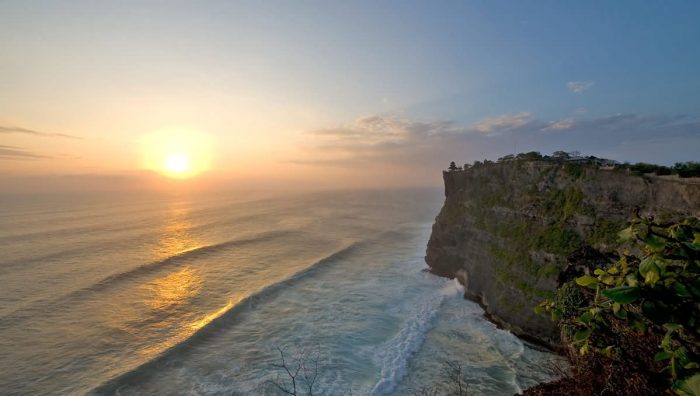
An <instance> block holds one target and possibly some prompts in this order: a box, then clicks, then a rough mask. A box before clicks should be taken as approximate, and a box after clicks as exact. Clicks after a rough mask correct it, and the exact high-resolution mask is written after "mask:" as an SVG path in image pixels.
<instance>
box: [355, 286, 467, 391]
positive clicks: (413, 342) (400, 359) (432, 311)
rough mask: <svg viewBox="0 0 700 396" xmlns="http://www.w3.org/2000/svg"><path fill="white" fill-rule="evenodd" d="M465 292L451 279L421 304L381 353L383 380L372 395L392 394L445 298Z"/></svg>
mask: <svg viewBox="0 0 700 396" xmlns="http://www.w3.org/2000/svg"><path fill="white" fill-rule="evenodd" d="M463 293H464V287H463V286H462V285H461V284H460V283H459V282H458V281H457V279H452V280H449V281H446V282H445V285H444V286H443V287H442V288H440V289H438V290H437V291H436V292H435V293H434V294H433V295H432V296H430V297H429V298H428V299H427V300H425V301H424V302H423V303H421V304H420V305H419V306H418V308H417V309H416V310H415V312H414V313H413V315H412V316H411V317H410V318H408V319H407V320H406V322H405V323H404V325H403V327H402V328H401V330H400V331H399V332H398V333H397V334H396V335H395V336H394V337H393V338H392V339H390V340H389V341H388V342H387V343H386V344H385V345H384V346H383V347H382V349H381V350H380V353H379V357H380V360H381V378H380V380H379V381H378V382H377V383H376V384H375V386H374V388H372V390H371V391H370V392H369V395H371V396H380V395H388V394H390V393H391V392H392V391H393V390H394V388H396V386H397V385H398V383H399V381H401V379H402V378H403V377H404V376H406V374H407V368H408V360H409V359H410V357H411V355H413V354H414V353H415V352H416V351H417V350H418V349H419V348H420V347H421V344H422V343H423V341H424V340H425V336H426V334H427V332H428V331H429V330H430V329H431V327H432V325H433V319H434V318H435V316H436V315H437V313H438V311H439V309H440V306H441V305H442V303H443V301H444V300H445V299H446V298H451V297H456V296H458V295H461V294H463Z"/></svg>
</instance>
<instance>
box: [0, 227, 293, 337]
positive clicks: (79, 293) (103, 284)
mask: <svg viewBox="0 0 700 396" xmlns="http://www.w3.org/2000/svg"><path fill="white" fill-rule="evenodd" d="M295 232H296V231H289V230H277V231H270V232H265V233H261V234H258V235H255V236H253V237H250V238H245V239H233V240H229V241H225V242H221V243H216V244H212V245H205V246H200V247H197V248H194V249H190V250H186V251H184V252H181V253H178V254H175V255H172V256H169V257H167V258H165V259H162V260H158V261H153V262H150V263H146V264H142V265H140V266H137V267H135V268H132V269H129V270H127V271H125V272H120V273H117V274H114V275H110V276H107V277H106V278H103V279H102V280H99V281H98V282H96V283H93V284H92V285H90V286H87V287H84V288H81V289H78V290H74V291H72V292H70V293H68V294H64V295H63V296H60V297H59V298H58V299H51V300H48V301H47V300H34V301H32V302H31V306H29V307H27V306H26V305H25V306H23V307H19V308H17V309H16V310H14V311H12V312H10V313H8V314H6V315H4V316H2V317H0V327H4V326H6V325H7V324H12V325H16V324H17V323H18V321H20V320H22V319H26V318H31V315H25V311H28V310H31V308H32V307H34V306H41V308H42V309H45V308H46V306H47V305H49V306H51V305H53V306H55V305H59V304H64V303H66V302H69V301H71V300H74V299H77V298H83V297H84V296H85V294H90V293H95V292H99V291H102V290H104V289H105V288H108V287H111V286H113V285H115V284H118V283H120V282H122V281H125V280H128V279H132V278H135V277H137V276H142V275H146V274H149V273H152V272H154V271H158V270H161V269H163V268H164V267H168V266H170V265H176V264H178V263H180V262H181V261H183V260H189V259H193V258H197V257H201V256H206V255H208V254H212V253H216V252H218V251H221V250H224V249H227V248H230V247H233V246H241V245H245V244H250V243H256V242H263V241H267V240H271V239H276V238H280V237H283V236H287V235H290V234H294V233H295Z"/></svg>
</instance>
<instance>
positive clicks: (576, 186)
mask: <svg viewBox="0 0 700 396" xmlns="http://www.w3.org/2000/svg"><path fill="white" fill-rule="evenodd" d="M443 178H444V181H445V203H444V205H443V207H442V210H441V211H440V214H439V215H438V216H437V218H436V221H435V224H434V225H433V230H432V235H431V237H430V241H429V242H428V248H427V255H426V262H427V263H428V265H429V266H430V267H431V270H432V271H433V272H434V273H436V274H439V275H443V276H448V277H458V278H460V280H461V281H462V282H463V283H464V284H465V286H466V290H467V295H468V296H470V297H473V298H476V299H478V300H480V301H481V302H482V303H483V304H484V306H485V308H486V310H487V313H488V314H489V315H490V316H491V317H492V318H493V319H494V320H495V321H496V322H499V323H500V324H502V325H503V326H504V327H506V328H508V329H510V330H511V331H513V332H514V333H515V334H518V335H520V336H529V337H533V338H535V339H537V340H540V341H542V342H545V343H548V344H550V345H557V344H558V330H557V328H556V327H555V325H554V323H553V322H552V321H550V319H549V318H548V317H546V316H540V315H536V314H534V312H533V307H534V306H535V305H537V303H539V302H540V301H541V300H542V299H544V298H546V297H549V296H551V295H552V293H553V291H554V290H555V288H556V287H557V276H558V275H559V273H560V272H561V271H562V270H563V269H564V267H565V266H566V262H567V257H568V256H569V255H570V254H571V253H573V252H574V251H576V250H577V249H580V248H582V247H584V246H592V247H595V248H596V249H598V250H600V251H610V250H612V249H614V247H615V244H616V235H617V232H618V231H619V230H620V229H622V228H624V226H625V224H626V222H627V221H628V220H629V219H630V218H631V215H632V210H633V208H635V207H640V208H641V212H642V213H644V214H654V215H655V216H656V217H657V218H663V217H669V218H670V217H677V216H679V215H694V216H699V215H700V182H699V181H698V180H697V179H676V178H671V177H669V178H664V177H657V176H638V175H633V174H630V173H628V172H626V171H617V170H604V169H598V168H597V167H596V166H593V165H578V164H572V163H557V162H548V161H509V162H503V163H489V164H485V165H480V166H477V167H471V168H469V169H466V170H464V171H455V172H444V173H443Z"/></svg>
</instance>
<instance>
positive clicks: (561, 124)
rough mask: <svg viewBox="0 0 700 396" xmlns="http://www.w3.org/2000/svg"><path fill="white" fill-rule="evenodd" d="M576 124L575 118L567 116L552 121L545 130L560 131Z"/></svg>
mask: <svg viewBox="0 0 700 396" xmlns="http://www.w3.org/2000/svg"><path fill="white" fill-rule="evenodd" d="M573 125H574V120H572V119H570V118H567V119H565V120H559V121H552V122H550V123H549V125H547V127H546V128H544V130H545V131H552V130H554V131H558V130H562V129H569V128H571V127H572V126H573Z"/></svg>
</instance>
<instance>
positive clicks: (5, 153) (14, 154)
mask: <svg viewBox="0 0 700 396" xmlns="http://www.w3.org/2000/svg"><path fill="white" fill-rule="evenodd" d="M41 158H52V157H50V156H47V155H41V154H37V153H33V152H31V151H27V150H26V149H24V148H22V147H15V146H4V145H0V160H2V159H5V160H35V159H41Z"/></svg>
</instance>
